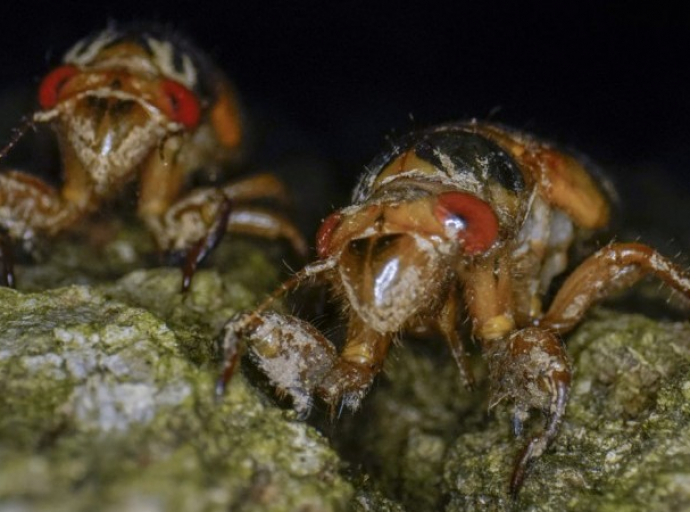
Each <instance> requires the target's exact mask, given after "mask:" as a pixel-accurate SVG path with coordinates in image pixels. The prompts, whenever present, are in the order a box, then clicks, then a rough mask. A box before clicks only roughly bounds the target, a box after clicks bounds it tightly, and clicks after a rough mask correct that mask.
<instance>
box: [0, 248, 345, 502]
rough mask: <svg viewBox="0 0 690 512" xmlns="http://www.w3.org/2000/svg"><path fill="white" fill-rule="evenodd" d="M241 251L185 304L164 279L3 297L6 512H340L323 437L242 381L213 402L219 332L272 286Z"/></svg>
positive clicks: (338, 479)
mask: <svg viewBox="0 0 690 512" xmlns="http://www.w3.org/2000/svg"><path fill="white" fill-rule="evenodd" d="M236 249H237V250H240V251H241V254H242V255H243V257H242V262H243V263H241V264H239V265H237V266H235V267H234V270H233V271H232V272H231V273H229V274H219V273H217V272H215V271H203V272H201V273H199V274H198V275H197V276H196V279H195V282H194V286H193V289H192V291H191V293H189V294H188V295H186V296H182V295H181V294H180V293H179V284H180V273H179V271H178V270H176V269H172V268H171V269H165V268H162V269H156V270H150V271H143V270H142V271H135V272H133V273H131V274H129V275H127V276H125V277H123V278H122V279H120V280H119V281H116V282H112V283H110V284H103V285H100V286H98V287H87V286H71V287H66V288H59V289H55V290H51V291H48V292H44V293H18V292H14V291H12V290H7V289H1V290H0V303H1V304H2V308H1V309H0V325H2V330H1V331H0V389H2V394H0V461H1V463H0V510H2V511H13V512H14V511H29V510H31V511H34V510H35V511H43V510H45V511H48V510H50V511H62V510H64V511H80V510H84V511H86V510H105V511H108V510H131V511H146V512H149V511H157V510H161V511H163V510H165V511H196V510H208V511H212V510H219V511H220V510H241V511H259V510H261V511H264V510H269V511H305V512H306V511H309V512H312V511H338V510H345V509H346V506H347V503H348V502H349V501H350V499H351V497H352V496H353V493H354V491H353V487H352V485H351V484H350V483H348V482H347V481H346V480H345V479H344V478H343V477H342V476H341V475H340V473H339V471H340V469H341V464H340V461H339V459H338V457H337V455H336V454H335V452H334V451H333V450H332V449H331V448H330V447H329V445H328V442H327V440H326V439H325V438H324V437H323V436H322V435H320V434H319V433H318V432H317V431H316V430H314V429H313V428H311V427H309V426H308V425H307V424H305V423H303V422H297V421H295V420H294V419H293V418H292V417H291V414H290V413H289V412H286V411H283V410H281V409H279V408H277V407H274V406H272V405H271V404H270V403H269V402H268V401H267V400H265V398H264V397H263V396H262V395H261V393H260V392H258V391H257V390H256V388H254V387H253V386H250V385H248V384H247V383H246V381H245V380H244V378H243V377H242V376H238V378H236V379H234V380H233V381H232V383H231V385H230V386H229V389H228V391H227V394H226V396H225V398H224V399H223V400H222V401H220V402H219V403H216V401H215V400H214V398H213V385H214V380H215V378H216V376H217V369H216V367H215V365H210V366H209V365H208V363H209V362H211V361H213V359H214V358H215V356H216V351H215V345H214V338H213V335H212V333H213V331H214V330H215V329H216V328H217V326H218V324H219V322H221V321H222V319H224V318H227V316H228V315H229V314H232V313H234V311H235V310H236V309H235V308H245V307H247V306H248V305H249V304H250V303H251V302H253V301H254V300H256V298H257V294H258V293H260V291H259V290H262V289H265V287H266V285H267V284H269V283H270V281H272V280H274V279H275V275H276V274H275V271H274V270H273V269H272V267H271V266H270V265H269V264H268V262H267V261H266V259H265V258H264V257H263V256H262V253H261V252H260V251H257V250H255V249H251V247H250V246H246V247H244V248H243V249H240V247H237V248H236ZM248 269H251V271H252V272H256V274H255V275H257V276H262V278H261V279H255V280H254V290H253V291H252V290H250V289H248V288H247V287H246V286H245V285H244V284H243V282H246V278H247V272H248ZM23 270H25V269H20V276H27V275H28V274H25V273H23V272H21V271H23ZM29 271H34V272H39V271H40V272H43V273H45V274H46V275H47V274H48V273H49V271H48V269H47V268H35V269H32V270H29ZM250 275H251V274H250ZM252 279H254V278H252ZM257 286H258V288H257ZM195 342H197V346H196V347H194V346H193V345H194V343H195Z"/></svg>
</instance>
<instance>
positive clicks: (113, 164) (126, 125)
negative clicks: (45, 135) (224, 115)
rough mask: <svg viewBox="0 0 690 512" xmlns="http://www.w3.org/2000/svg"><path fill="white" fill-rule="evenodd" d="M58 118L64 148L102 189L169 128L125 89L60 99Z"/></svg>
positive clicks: (144, 154) (67, 162) (128, 171)
mask: <svg viewBox="0 0 690 512" xmlns="http://www.w3.org/2000/svg"><path fill="white" fill-rule="evenodd" d="M62 111H63V112H66V113H67V115H59V116H58V117H57V118H56V121H55V122H56V128H57V132H58V134H59V135H60V143H61V147H62V150H63V151H64V152H65V154H66V155H72V158H68V159H66V160H65V165H66V166H78V167H81V168H82V169H84V170H86V172H87V173H88V174H89V175H90V176H91V178H92V179H93V181H94V183H95V185H96V190H97V191H99V193H104V192H105V191H106V190H107V189H108V188H109V187H111V186H112V185H113V184H114V183H118V182H120V181H121V180H123V179H126V177H127V176H130V175H132V170H133V169H135V168H136V167H137V166H138V165H139V164H141V163H142V162H143V160H144V159H145V158H146V157H147V156H148V155H149V154H150V153H151V150H152V148H154V147H155V146H156V145H157V144H158V143H159V142H160V140H162V138H163V137H164V136H165V134H166V132H167V129H166V126H165V125H163V124H162V122H163V121H164V117H163V116H162V114H161V113H160V112H158V111H157V110H156V109H152V108H150V106H148V105H143V104H142V103H141V102H140V101H137V100H136V99H134V98H130V97H129V95H125V94H108V95H101V94H84V95H80V96H79V97H76V98H74V100H72V101H69V102H68V103H67V104H65V105H64V107H63V109H62Z"/></svg>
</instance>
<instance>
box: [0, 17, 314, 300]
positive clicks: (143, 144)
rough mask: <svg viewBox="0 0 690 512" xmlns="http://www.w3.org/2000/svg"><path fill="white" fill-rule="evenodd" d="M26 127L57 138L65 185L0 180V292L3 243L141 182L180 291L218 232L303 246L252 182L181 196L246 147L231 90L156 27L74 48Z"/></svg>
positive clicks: (262, 177)
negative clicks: (260, 203)
mask: <svg viewBox="0 0 690 512" xmlns="http://www.w3.org/2000/svg"><path fill="white" fill-rule="evenodd" d="M38 97H39V98H38V99H39V103H40V107H41V108H40V110H39V111H38V112H36V113H35V114H34V115H33V118H32V119H31V120H30V122H31V123H50V124H51V125H52V127H53V129H54V130H55V133H56V134H57V138H58V142H59V147H60V155H61V160H62V176H63V184H62V186H61V188H59V189H55V188H53V187H51V186H49V185H48V184H47V183H45V182H43V181H42V180H40V179H38V178H37V177H35V176H32V175H30V174H27V173H24V172H21V171H16V170H10V171H3V172H2V173H0V230H1V231H2V234H0V236H1V237H2V238H3V243H2V245H1V247H2V250H0V256H1V257H2V260H3V264H4V267H5V270H4V272H3V274H4V275H2V276H0V277H1V278H2V281H3V283H4V284H5V285H9V286H12V285H13V284H14V275H13V271H12V267H11V254H10V244H9V243H8V240H6V239H4V238H5V237H9V238H10V239H12V240H19V241H21V242H22V243H24V244H25V245H26V246H30V245H31V243H32V241H33V239H34V238H35V237H36V236H37V235H46V236H53V235H56V234H58V233H60V232H62V231H64V230H66V229H68V228H70V227H73V226H75V225H76V224H77V223H78V222H79V221H81V220H82V219H84V218H85V217H86V216H87V215H88V214H91V213H93V212H94V211H96V210H97V209H99V208H100V207H101V206H102V205H103V203H104V202H106V201H108V200H110V199H112V198H114V197H116V196H117V195H118V194H119V193H121V192H122V190H123V188H124V187H125V185H127V184H129V183H131V182H133V181H135V180H138V183H139V190H138V206H137V214H138V216H139V217H140V218H141V219H142V220H143V222H144V223H145V225H146V226H147V227H148V229H149V230H150V231H151V233H152V234H153V236H154V238H155V240H156V242H157V245H158V247H159V248H160V249H161V250H163V251H170V252H176V253H182V254H183V255H184V256H185V261H184V267H183V274H184V277H183V288H186V287H188V286H189V283H190V279H191V277H192V275H193V274H194V271H195V269H196V267H197V265H198V263H199V262H200V261H201V260H202V259H203V258H204V257H205V256H206V255H207V254H208V253H209V252H210V251H211V250H212V249H213V247H214V245H215V244H216V243H217V242H218V240H219V239H220V237H221V236H222V234H223V233H224V232H225V231H226V230H229V231H232V232H242V233H248V234H252V235H258V236H262V237H268V238H278V237H283V238H286V239H287V240H288V241H289V242H290V243H291V244H292V245H293V247H294V248H295V250H296V251H297V252H299V253H302V254H306V245H305V243H304V241H303V239H302V237H301V235H300V234H299V232H298V231H297V229H296V228H295V227H294V226H293V225H292V224H291V223H290V222H288V221H287V220H286V219H284V218H283V217H281V216H279V215H277V214H276V213H273V212H271V211H267V210H264V209H260V208H257V207H253V206H251V205H250V204H248V202H250V201H252V200H255V199H264V198H268V199H274V200H278V201H284V200H285V199H286V192H285V190H284V187H283V185H282V184H281V182H280V181H278V180H277V179H276V178H275V177H273V176H272V175H270V174H258V175H254V176H251V177H249V178H246V179H244V180H241V181H236V182H232V183H229V184H226V185H223V186H219V187H208V188H198V189H194V190H188V188H189V185H188V181H189V178H190V176H191V175H192V173H194V172H196V171H199V170H201V171H206V172H210V171H214V170H217V169H218V168H221V167H225V166H227V165H228V164H231V163H233V162H235V161H236V160H237V159H238V156H239V154H240V149H241V147H242V142H243V138H244V133H243V123H242V119H241V115H240V110H239V106H238V103H237V99H236V94H235V92H234V90H233V87H232V85H231V84H230V82H228V80H227V79H226V78H225V77H224V75H223V74H222V73H221V72H220V71H219V70H218V69H217V68H216V67H215V66H214V65H213V64H212V63H211V62H210V60H209V59H208V58H207V57H206V56H205V55H204V54H203V53H201V52H200V51H199V50H197V49H196V48H195V47H194V46H192V45H191V44H190V43H189V42H188V41H186V40H185V39H184V38H182V37H180V36H179V35H178V34H176V33H174V32H172V31H170V30H167V29H165V28H163V27H158V26H149V25H139V24H136V25H132V26H125V27H120V28H118V27H116V26H109V27H108V28H106V29H105V30H103V31H101V32H98V33H96V34H94V35H92V36H90V37H87V38H85V39H83V40H81V41H79V42H78V43H77V44H76V45H74V46H73V47H72V48H71V49H70V50H69V51H68V52H67V53H66V54H65V56H64V57H63V60H62V64H61V65H60V66H59V67H57V68H55V69H53V70H52V71H51V72H50V73H48V75H47V76H46V77H45V78H44V79H43V81H42V82H41V85H40V88H39V92H38Z"/></svg>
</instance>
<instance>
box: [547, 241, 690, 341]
mask: <svg viewBox="0 0 690 512" xmlns="http://www.w3.org/2000/svg"><path fill="white" fill-rule="evenodd" d="M649 274H651V275H653V276H656V277H658V278H659V279H661V280H662V281H663V282H665V283H666V284H668V285H669V286H671V287H672V288H673V289H675V290H677V291H679V292H681V293H682V294H683V295H684V296H685V297H687V298H690V274H688V273H687V272H685V271H683V270H682V269H681V268H680V267H679V266H678V265H676V264H674V263H672V262H671V261H670V260H669V259H667V258H665V257H664V256H662V255H661V254H659V253H658V252H657V251H655V250H654V249H652V248H651V247H649V246H647V245H643V244H639V243H625V244H623V243H615V244H610V245H607V246H606V247H604V248H602V249H600V250H599V251H597V252H596V253H594V254H593V255H592V256H590V257H589V258H587V259H586V260H585V261H584V262H583V263H582V264H581V265H580V266H579V267H577V268H576V269H575V270H574V271H573V273H572V274H571V275H570V276H569V277H568V279H566V281H565V282H564V283H563V286H561V288H560V289H559V290H558V293H557V294H556V297H555V298H554V300H553V302H552V303H551V306H550V307H549V310H548V311H547V312H546V314H545V315H544V316H543V317H542V318H541V319H540V320H539V323H538V324H539V325H540V326H541V327H544V328H547V329H554V330H557V331H558V332H560V333H564V332H568V331H570V330H571V329H572V328H573V327H575V325H576V324H577V323H578V322H579V321H580V320H581V319H582V317H583V316H584V315H585V313H586V312H587V310H588V309H589V308H590V307H591V306H592V304H593V303H594V302H596V301H598V300H600V299H603V298H605V297H606V296H608V295H610V294H611V293H613V292H614V291H617V290H620V289H621V288H625V287H629V286H632V285H633V284H634V283H636V282H637V281H638V280H640V279H641V278H642V277H644V276H645V275H649Z"/></svg>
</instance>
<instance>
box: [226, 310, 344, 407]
mask: <svg viewBox="0 0 690 512" xmlns="http://www.w3.org/2000/svg"><path fill="white" fill-rule="evenodd" d="M242 341H243V342H244V343H246V346H247V350H248V352H249V356H250V358H251V360H252V361H253V362H254V363H255V364H256V365H257V366H258V368H259V369H260V370H261V371H262V372H263V373H264V374H265V375H266V376H267V377H268V379H269V380H270V381H271V383H272V384H273V385H274V386H275V387H276V389H277V391H278V393H279V394H282V395H287V396H289V397H290V398H291V400H292V404H293V407H294V409H295V411H296V412H297V413H298V415H299V416H300V417H302V418H306V417H307V416H308V415H309V412H310V410H311V406H312V400H313V395H314V393H315V390H316V388H317V386H318V385H319V383H320V382H321V381H322V379H323V377H324V375H326V374H327V373H328V372H329V371H330V370H331V369H332V368H333V366H334V364H335V362H336V359H337V352H336V350H335V347H334V346H333V345H332V344H331V342H330V341H328V340H327V339H326V338H325V337H324V336H323V335H322V334H321V333H320V332H319V331H318V330H316V329H315V328H314V327H312V325H311V324H309V323H308V322H305V321H304V320H300V319H299V318H296V317H294V316H290V315H281V314H279V313H275V312H273V311H269V312H266V313H258V314H257V313H250V314H246V315H242V316H240V317H238V318H236V319H234V320H231V321H230V322H229V323H228V324H226V326H225V338H224V349H225V357H226V363H225V370H224V375H223V377H222V378H221V382H220V383H219V388H218V391H219V392H222V390H223V387H224V386H225V382H226V381H227V379H229V377H230V376H231V375H232V373H233V372H234V369H235V366H236V364H237V361H238V358H239V357H240V354H241V350H240V348H241V347H240V343H241V342H242Z"/></svg>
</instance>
